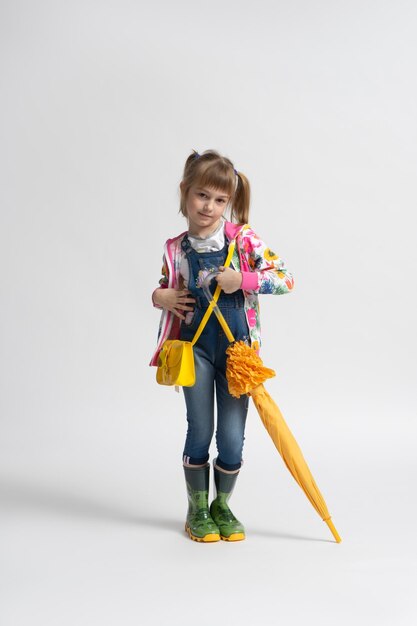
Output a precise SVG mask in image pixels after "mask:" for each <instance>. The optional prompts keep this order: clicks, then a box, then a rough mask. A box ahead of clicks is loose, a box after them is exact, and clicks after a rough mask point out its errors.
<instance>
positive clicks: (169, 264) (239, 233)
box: [149, 222, 294, 365]
mask: <svg viewBox="0 0 417 626" xmlns="http://www.w3.org/2000/svg"><path fill="white" fill-rule="evenodd" d="M184 235H185V232H183V233H181V234H180V235H178V236H177V237H174V238H173V239H168V241H167V242H166V243H165V246H164V256H163V266H162V278H161V279H160V281H159V285H160V287H162V288H167V287H172V288H174V289H178V288H181V275H180V272H179V268H180V263H181V258H182V255H183V254H184V253H183V251H182V249H181V241H182V238H183V237H184ZM225 237H226V239H227V240H228V241H229V242H230V241H231V240H232V239H235V240H236V247H235V250H234V254H233V257H232V261H231V264H230V267H232V268H233V269H234V270H236V271H238V272H241V273H242V275H243V277H242V286H241V289H242V291H243V294H244V297H245V304H244V306H245V311H246V319H247V321H248V328H249V335H250V342H251V346H252V347H253V348H254V349H255V350H256V351H257V352H259V348H260V346H261V324H260V316H259V303H258V294H260V293H271V294H284V293H289V292H290V291H292V289H293V286H294V279H293V277H292V274H291V273H290V272H289V271H288V270H287V269H286V266H285V263H284V261H283V260H282V259H281V258H280V257H279V256H278V255H277V254H275V252H273V251H272V250H271V248H268V246H267V245H266V244H265V243H264V242H263V241H262V240H261V239H260V238H259V237H258V235H257V234H256V233H255V232H254V231H253V229H252V228H251V227H250V226H249V225H248V224H247V225H246V226H245V225H243V224H234V223H232V222H226V223H225ZM154 306H155V307H156V308H161V307H159V306H158V305H156V304H155V303H154ZM180 324H181V320H180V319H179V318H178V317H177V316H176V315H174V314H173V313H171V311H167V310H166V309H162V314H161V320H160V323H159V330H158V342H157V347H156V350H155V352H154V355H153V357H152V359H151V362H150V363H149V365H157V364H158V355H159V352H160V350H161V346H162V344H163V343H164V341H165V340H166V339H178V337H179V334H180Z"/></svg>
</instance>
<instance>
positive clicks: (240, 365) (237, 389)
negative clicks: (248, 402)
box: [226, 341, 275, 398]
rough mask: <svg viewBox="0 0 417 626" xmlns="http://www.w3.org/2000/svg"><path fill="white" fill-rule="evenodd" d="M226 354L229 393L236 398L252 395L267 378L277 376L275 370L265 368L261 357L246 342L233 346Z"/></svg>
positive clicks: (238, 342) (236, 343) (237, 342)
mask: <svg viewBox="0 0 417 626" xmlns="http://www.w3.org/2000/svg"><path fill="white" fill-rule="evenodd" d="M226 354H227V368H226V378H227V382H228V385H229V393H230V394H231V395H232V396H234V397H235V398H239V397H240V396H241V395H243V394H245V393H246V394H248V393H250V391H251V390H252V389H254V388H255V387H257V386H258V385H260V384H262V383H263V382H264V381H265V380H267V378H272V377H273V376H275V372H274V370H271V369H269V368H268V367H265V366H264V364H263V363H262V359H261V358H260V356H258V355H257V353H256V352H255V350H254V349H253V348H251V347H250V346H248V345H247V344H246V343H245V342H244V341H236V342H235V343H233V344H231V345H230V346H229V347H228V348H227V350H226Z"/></svg>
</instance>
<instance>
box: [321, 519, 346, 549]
mask: <svg viewBox="0 0 417 626" xmlns="http://www.w3.org/2000/svg"><path fill="white" fill-rule="evenodd" d="M324 521H325V522H326V524H327V526H328V527H329V528H330V530H331V532H332V535H333V537H334V538H335V539H336V543H341V541H342V539H341V537H340V535H339V533H338V532H337V530H336V528H335V525H334V524H333V522H332V520H331V518H330V517H329V519H326V520H324Z"/></svg>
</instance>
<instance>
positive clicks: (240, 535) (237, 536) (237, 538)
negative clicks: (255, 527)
mask: <svg viewBox="0 0 417 626" xmlns="http://www.w3.org/2000/svg"><path fill="white" fill-rule="evenodd" d="M245 538H246V537H245V533H233V534H231V535H230V536H229V537H223V535H220V539H222V540H223V541H243V540H244V539H245Z"/></svg>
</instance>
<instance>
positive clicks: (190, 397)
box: [150, 150, 294, 542]
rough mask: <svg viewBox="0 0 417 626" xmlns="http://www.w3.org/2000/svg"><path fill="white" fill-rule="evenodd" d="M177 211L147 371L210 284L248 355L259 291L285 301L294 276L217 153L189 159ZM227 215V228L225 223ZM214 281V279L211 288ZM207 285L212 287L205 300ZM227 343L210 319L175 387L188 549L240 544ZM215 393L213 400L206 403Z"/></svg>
mask: <svg viewBox="0 0 417 626" xmlns="http://www.w3.org/2000/svg"><path fill="white" fill-rule="evenodd" d="M180 193H181V202H180V211H181V213H182V214H183V215H184V217H185V218H186V219H187V222H188V231H187V232H184V233H181V234H180V235H178V236H177V237H174V238H173V239H168V241H167V242H166V243H165V248H164V257H163V267H162V278H161V279H160V281H159V284H160V287H158V288H157V289H156V290H155V291H154V292H153V294H152V300H153V304H154V306H155V307H157V308H159V309H162V315H161V321H160V326H159V333H158V345H157V348H156V351H155V353H154V355H153V357H152V360H151V363H150V365H157V364H158V355H159V352H160V350H161V346H162V344H163V342H164V341H165V340H166V339H182V340H186V341H191V340H192V338H193V336H194V334H195V332H196V330H197V328H198V326H199V324H200V322H201V320H202V318H203V316H204V313H205V311H206V310H207V306H208V301H207V298H206V296H205V295H204V292H203V290H202V287H201V285H202V282H203V281H204V279H205V277H206V276H207V274H208V273H210V272H212V271H213V270H219V271H220V273H219V274H218V275H217V276H216V280H217V282H218V284H219V285H220V286H221V288H222V291H221V294H220V297H219V300H218V306H219V307H220V310H221V312H222V313H223V315H224V317H225V319H226V321H227V323H228V325H229V327H230V329H231V331H232V333H233V335H234V337H235V339H236V341H237V340H243V341H244V342H246V343H247V344H249V345H250V346H252V348H253V349H254V350H256V351H257V352H258V351H259V348H260V345H261V337H260V320H259V305H258V294H259V293H272V294H284V293H288V292H290V291H291V290H292V288H293V284H294V281H293V278H292V275H291V274H290V272H289V271H288V270H287V269H286V267H285V263H284V261H283V260H282V259H281V258H280V257H278V255H277V254H275V253H274V252H273V251H272V250H271V248H269V247H267V246H266V244H265V243H264V242H263V241H261V239H259V237H258V236H257V235H256V234H255V232H254V231H253V230H252V229H251V228H250V227H249V226H247V221H248V215H249V201H250V186H249V181H248V179H247V178H246V176H244V175H243V174H242V173H241V172H237V171H236V169H235V168H234V166H233V163H232V162H231V161H230V160H229V159H228V158H227V157H223V156H221V155H220V154H219V153H218V152H216V151H215V150H206V151H205V152H203V153H202V154H201V155H200V154H198V152H196V151H193V153H192V154H191V155H190V156H189V157H188V158H187V160H186V163H185V168H184V174H183V179H182V181H181V183H180ZM226 212H229V215H230V221H228V220H227V219H226V218H225V214H226ZM231 240H235V244H236V247H235V250H234V253H233V256H232V261H231V263H230V266H229V267H224V263H225V260H226V257H227V252H228V246H229V243H230V241H231ZM213 283H214V281H213ZM214 287H215V285H212V286H211V291H212V293H213V291H214ZM228 345H229V342H228V340H227V338H226V336H225V334H224V332H223V330H222V328H221V326H220V324H219V322H218V320H217V318H216V317H215V315H214V313H212V315H211V316H210V318H209V320H208V322H207V324H206V326H205V327H204V330H203V332H202V334H201V336H200V337H199V339H198V341H197V343H196V344H195V345H194V360H195V368H196V383H195V385H194V386H193V387H183V391H184V396H185V403H186V407H187V422H188V430H187V436H186V440H185V445H184V451H183V466H184V472H185V481H186V486H187V494H188V513H187V519H186V523H185V530H186V531H187V533H188V535H189V536H190V538H191V539H193V540H194V541H202V542H212V541H218V540H219V539H224V540H226V541H239V540H242V539H244V538H245V530H244V527H243V525H242V524H241V522H240V521H239V520H238V519H237V518H236V517H235V516H234V515H233V513H232V511H231V510H230V508H229V506H228V500H229V498H230V495H231V493H232V490H233V488H234V486H235V483H236V480H237V477H238V474H239V470H240V467H241V465H242V462H243V461H242V449H243V441H244V432H245V423H246V415H247V411H248V396H247V395H243V396H241V397H240V398H234V397H233V396H231V395H230V394H229V392H228V386H227V380H226V349H227V347H228ZM214 390H215V391H216V395H214ZM214 397H216V406H217V428H216V445H217V458H216V459H214V462H213V470H214V481H215V486H216V497H215V499H214V500H213V502H212V503H211V505H210V508H209V506H208V491H209V473H210V465H209V463H208V460H209V447H210V443H211V440H212V437H213V433H214Z"/></svg>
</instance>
